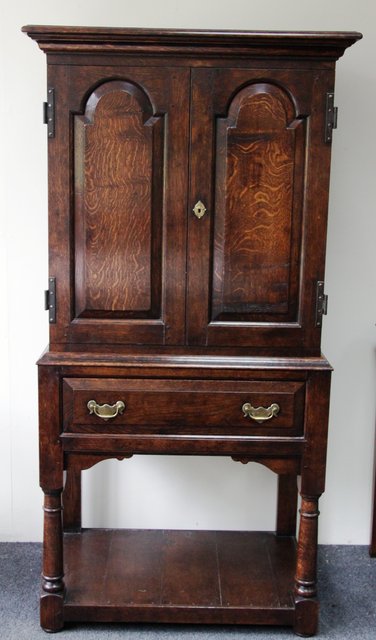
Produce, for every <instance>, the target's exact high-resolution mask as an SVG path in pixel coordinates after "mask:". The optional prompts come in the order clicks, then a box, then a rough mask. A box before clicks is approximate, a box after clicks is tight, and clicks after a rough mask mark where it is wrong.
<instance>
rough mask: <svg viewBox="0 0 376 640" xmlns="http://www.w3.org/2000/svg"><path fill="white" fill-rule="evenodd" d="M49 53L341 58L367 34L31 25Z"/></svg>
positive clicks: (32, 35) (30, 33) (32, 34)
mask: <svg viewBox="0 0 376 640" xmlns="http://www.w3.org/2000/svg"><path fill="white" fill-rule="evenodd" d="M22 31H23V32H24V33H27V35H28V36H29V37H30V38H32V39H33V40H36V41H37V42H38V45H39V47H40V48H41V49H42V50H43V51H45V52H46V53H48V52H71V53H73V52H76V53H88V52H93V53H98V52H107V53H111V52H117V51H119V52H124V53H126V52H128V53H136V54H140V53H142V54H144V53H150V54H153V53H155V54H163V53H172V54H177V55H179V54H184V55H198V54H200V55H205V54H206V55H216V54H220V55H251V56H255V57H263V56H265V55H267V56H273V55H274V56H278V57H304V58H324V59H327V60H328V59H331V60H336V59H338V58H339V57H340V56H342V55H343V53H344V51H345V49H346V48H347V47H350V46H351V45H352V44H354V43H355V42H356V41H357V40H359V39H360V38H361V37H362V34H361V33H358V32H355V31H341V32H340V31H333V32H328V31H214V30H213V31H206V30H199V29H193V30H191V29H138V28H137V29H136V28H119V27H112V28H107V27H67V26H65V27H63V26H38V25H27V26H25V27H23V28H22Z"/></svg>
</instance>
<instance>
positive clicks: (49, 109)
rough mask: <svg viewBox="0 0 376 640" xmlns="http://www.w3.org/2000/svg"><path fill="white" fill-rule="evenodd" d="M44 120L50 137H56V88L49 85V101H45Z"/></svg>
mask: <svg viewBox="0 0 376 640" xmlns="http://www.w3.org/2000/svg"><path fill="white" fill-rule="evenodd" d="M43 122H44V124H46V125H47V135H48V137H49V138H54V137H55V89H53V88H52V87H48V89H47V102H43Z"/></svg>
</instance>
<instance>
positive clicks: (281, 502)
mask: <svg viewBox="0 0 376 640" xmlns="http://www.w3.org/2000/svg"><path fill="white" fill-rule="evenodd" d="M297 499H298V487H297V478H296V476H295V475H294V476H292V475H279V476H278V499H277V526H276V534H277V536H294V535H295V534H296V509H297Z"/></svg>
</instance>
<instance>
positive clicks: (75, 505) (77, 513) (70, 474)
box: [63, 468, 81, 532]
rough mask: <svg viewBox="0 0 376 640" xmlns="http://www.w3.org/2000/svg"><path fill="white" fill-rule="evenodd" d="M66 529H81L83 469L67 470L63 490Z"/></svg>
mask: <svg viewBox="0 0 376 640" xmlns="http://www.w3.org/2000/svg"><path fill="white" fill-rule="evenodd" d="M63 528H64V531H77V532H79V531H81V471H80V469H74V468H70V469H68V470H67V472H66V481H65V487H64V491H63Z"/></svg>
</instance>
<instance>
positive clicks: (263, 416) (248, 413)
mask: <svg viewBox="0 0 376 640" xmlns="http://www.w3.org/2000/svg"><path fill="white" fill-rule="evenodd" d="M242 411H243V413H244V417H245V418H252V420H255V421H256V422H259V423H262V422H265V420H270V419H271V418H273V417H274V416H277V415H278V413H279V404H277V403H276V402H273V404H271V405H270V407H252V405H251V404H250V403H249V402H246V403H245V404H243V406H242Z"/></svg>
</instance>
